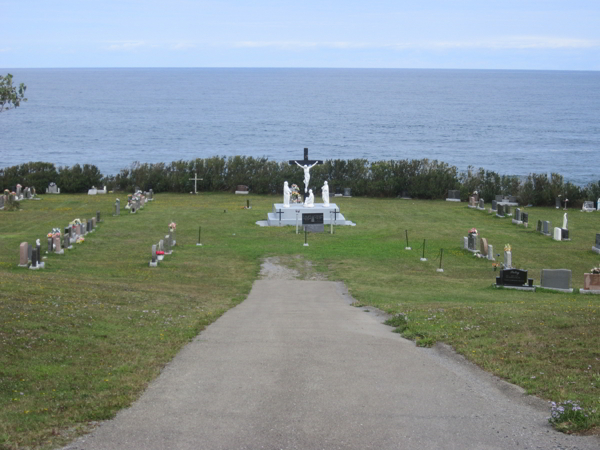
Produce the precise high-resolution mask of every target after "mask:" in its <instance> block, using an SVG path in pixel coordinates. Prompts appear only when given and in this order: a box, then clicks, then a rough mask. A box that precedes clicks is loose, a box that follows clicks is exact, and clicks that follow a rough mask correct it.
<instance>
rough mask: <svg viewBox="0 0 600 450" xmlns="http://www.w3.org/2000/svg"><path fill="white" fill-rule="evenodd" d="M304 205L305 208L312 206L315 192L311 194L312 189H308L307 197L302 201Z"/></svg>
mask: <svg viewBox="0 0 600 450" xmlns="http://www.w3.org/2000/svg"><path fill="white" fill-rule="evenodd" d="M304 206H306V207H307V208H312V207H313V206H315V194H313V191H312V189H309V190H308V197H307V198H306V200H305V201H304Z"/></svg>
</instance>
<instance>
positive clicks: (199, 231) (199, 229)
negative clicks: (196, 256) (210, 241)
mask: <svg viewBox="0 0 600 450" xmlns="http://www.w3.org/2000/svg"><path fill="white" fill-rule="evenodd" d="M201 234H202V227H201V226H199V227H198V243H197V244H196V245H197V246H200V245H202V244H201V243H200V242H201V240H200V236H201Z"/></svg>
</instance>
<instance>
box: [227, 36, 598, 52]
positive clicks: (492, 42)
mask: <svg viewBox="0 0 600 450" xmlns="http://www.w3.org/2000/svg"><path fill="white" fill-rule="evenodd" d="M233 47H236V48H277V49H281V50H303V49H321V48H337V49H386V48H388V49H390V48H391V49H397V50H409V49H419V50H423V49H490V50H493V49H514V50H519V49H590V48H598V47H600V41H598V40H589V39H574V38H556V37H545V36H509V37H501V38H495V39H481V40H466V41H413V42H396V43H365V42H308V41H304V42H303V41H242V42H235V43H233Z"/></svg>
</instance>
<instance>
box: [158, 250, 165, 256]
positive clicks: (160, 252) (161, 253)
mask: <svg viewBox="0 0 600 450" xmlns="http://www.w3.org/2000/svg"><path fill="white" fill-rule="evenodd" d="M156 254H157V255H164V254H165V252H163V251H162V250H156Z"/></svg>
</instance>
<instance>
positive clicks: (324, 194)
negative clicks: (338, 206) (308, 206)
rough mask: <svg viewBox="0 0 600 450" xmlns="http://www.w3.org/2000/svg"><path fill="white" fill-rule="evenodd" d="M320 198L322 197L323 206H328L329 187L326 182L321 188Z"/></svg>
mask: <svg viewBox="0 0 600 450" xmlns="http://www.w3.org/2000/svg"><path fill="white" fill-rule="evenodd" d="M321 197H323V206H329V186H328V185H327V181H325V183H324V184H323V187H322V188H321Z"/></svg>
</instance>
